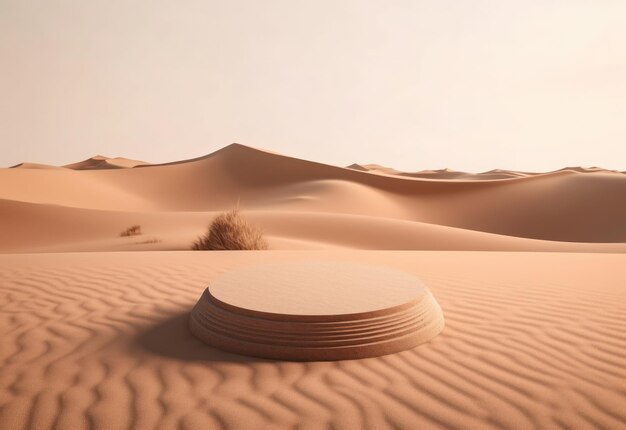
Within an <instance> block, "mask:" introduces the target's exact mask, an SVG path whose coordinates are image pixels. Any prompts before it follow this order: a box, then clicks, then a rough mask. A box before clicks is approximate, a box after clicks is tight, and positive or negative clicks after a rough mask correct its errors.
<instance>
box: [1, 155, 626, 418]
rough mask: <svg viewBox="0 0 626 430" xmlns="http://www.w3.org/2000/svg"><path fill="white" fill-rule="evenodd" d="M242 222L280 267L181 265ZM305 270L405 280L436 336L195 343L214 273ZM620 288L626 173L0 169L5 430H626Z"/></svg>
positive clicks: (216, 256)
mask: <svg viewBox="0 0 626 430" xmlns="http://www.w3.org/2000/svg"><path fill="white" fill-rule="evenodd" d="M235 205H239V207H240V209H241V210H242V212H243V214H244V216H246V217H247V218H249V220H250V222H252V223H254V224H256V225H258V226H260V227H261V228H262V229H263V230H264V232H265V236H266V237H267V239H268V242H269V245H270V248H271V250H270V251H263V252H245V251H242V252H229V251H226V252H193V251H188V249H189V247H190V245H191V243H192V242H193V240H195V239H196V237H197V236H198V235H200V234H202V233H204V231H205V229H206V227H207V225H208V224H209V223H210V221H211V220H212V219H213V217H215V216H216V215H217V214H218V213H220V212H221V211H224V210H228V209H230V208H232V207H234V206H235ZM135 224H139V225H141V230H142V232H143V234H141V235H139V236H131V237H120V233H121V232H122V231H124V230H125V229H127V228H128V227H129V226H131V225H135ZM296 250H297V251H298V252H294V251H296ZM87 251H88V252H87ZM137 251H151V252H137ZM304 260H306V261H309V260H327V261H332V262H334V263H336V264H341V263H342V262H355V263H361V264H363V263H364V264H367V265H368V266H382V267H387V268H390V269H397V270H401V271H405V272H407V273H409V274H411V275H413V276H415V277H417V278H419V279H420V280H421V281H423V283H424V286H425V287H426V288H427V289H428V290H429V291H430V292H431V293H432V296H433V297H435V298H436V300H437V302H438V303H439V304H440V305H441V309H442V310H443V314H444V317H445V329H444V330H443V332H441V333H440V334H439V335H437V336H436V337H434V338H432V337H431V338H429V339H430V341H428V342H426V343H423V344H421V345H419V346H417V347H412V348H410V349H408V350H405V351H401V352H396V353H393V354H389V355H384V356H380V357H372V358H364V359H359V360H343V361H324V362H322V361H316V362H292V361H284V360H266V359H262V358H253V357H248V356H243V355H236V354H232V353H228V352H224V351H221V350H218V349H214V348H212V347H210V346H208V345H206V344H205V343H203V342H202V341H201V340H199V339H197V338H196V337H194V336H193V335H192V333H191V331H190V330H189V327H188V322H189V316H190V312H191V310H192V309H193V307H194V305H195V304H196V302H197V301H198V299H199V298H200V297H201V296H202V295H203V293H206V288H207V286H209V285H210V283H211V282H212V281H213V280H215V279H217V278H218V277H219V276H220V275H224V274H225V273H226V272H228V271H230V270H231V269H237V268H245V267H248V266H252V265H257V264H286V263H289V262H296V261H304ZM307 279H308V282H309V284H307V285H309V286H313V287H314V286H316V285H322V286H327V285H328V284H327V283H325V281H324V279H326V278H323V277H320V275H319V274H317V275H315V276H311V277H310V278H307ZM326 281H327V279H326ZM625 286H626V175H625V174H624V173H623V172H616V171H608V170H604V169H601V168H596V167H594V168H582V167H568V168H564V169H560V170H558V171H554V172H547V173H532V172H514V171H508V170H501V169H495V170H491V171H488V172H483V173H466V172H457V171H452V170H449V169H440V170H430V171H421V172H416V173H406V172H400V171H397V170H395V169H391V168H387V167H383V166H378V165H351V166H350V167H349V168H343V167H335V166H329V165H325V164H320V163H315V162H312V161H307V160H300V159H296V158H292V157H289V156H285V155H281V154H276V153H272V152H268V151H263V150H259V149H254V148H250V147H247V146H243V145H238V144H233V145H230V146H227V147H225V148H223V149H221V150H219V151H217V152H215V153H212V154H209V155H207V156H204V157H199V158H196V159H192V160H185V161H179V162H174V163H167V164H159V165H156V164H154V165H152V164H147V163H143V162H139V161H136V160H129V159H123V158H119V157H118V158H109V157H102V156H95V157H92V158H90V159H87V160H84V161H82V162H78V163H72V164H69V165H66V166H49V165H45V164H33V163H28V162H25V163H22V164H20V165H18V166H15V167H14V168H5V169H0V308H1V311H0V330H1V333H2V335H1V336H0V428H1V429H2V430H4V429H5V428H6V429H11V430H13V429H18V430H21V429H37V430H38V429H69V430H75V429H76V430H80V429H133V430H134V429H171V428H177V429H203V430H204V429H295V428H297V429H326V428H333V429H355V428H364V429H373V430H380V429H383V430H384V429H387V428H389V429H416V428H419V429H430V428H440V429H441V428H446V429H536V428H539V429H555V428H565V429H576V430H580V429H598V428H606V429H624V428H625V427H626V412H625V411H626V409H625V408H624V404H626V360H625V358H624V357H626V336H625V335H624V333H626V288H625ZM320 288H321V289H320V291H322V290H323V287H320ZM283 293H284V291H283ZM242 294H243V293H242ZM353 296H354V295H353ZM240 299H241V300H240ZM244 299H249V297H244V296H243V295H241V296H239V297H235V298H233V297H231V298H230V299H229V300H234V301H236V302H237V303H244V302H245V300H244ZM351 300H352V299H350V300H345V301H343V300H337V301H334V302H332V303H327V304H328V309H335V310H337V309H342V307H344V306H348V307H350V306H352V305H353V303H352V302H351ZM357 303H363V302H359V301H358V300H356V299H355V300H354V304H357ZM383 303H385V300H384V299H381V301H380V304H381V305H382V304H383ZM257 304H258V305H262V304H263V301H261V300H259V303H257ZM268 304H269V305H272V306H277V305H278V304H279V302H274V301H271V300H267V301H265V305H268ZM247 306H249V307H253V306H252V305H251V304H250V303H249V302H248V304H247ZM370 310H371V309H370ZM337 313H341V312H339V311H338V312H337ZM237 321H239V320H237ZM264 327H265V328H267V327H268V325H267V323H266V325H265V326H264ZM285 330H286V331H287V329H285ZM321 358H323V357H321Z"/></svg>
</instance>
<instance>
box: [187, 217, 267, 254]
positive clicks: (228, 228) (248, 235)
mask: <svg viewBox="0 0 626 430" xmlns="http://www.w3.org/2000/svg"><path fill="white" fill-rule="evenodd" d="M191 249H194V250H196V251H202V250H213V251H220V250H255V249H267V242H266V241H265V239H264V238H263V232H262V231H261V230H260V229H259V228H257V227H255V226H253V225H252V224H250V223H249V222H248V221H247V220H246V219H245V218H244V217H243V216H242V215H241V213H239V210H238V209H233V210H231V211H229V212H224V213H222V214H220V215H218V216H217V218H215V219H214V220H213V222H212V223H211V225H210V226H209V229H208V231H207V232H206V233H205V234H204V235H203V236H200V237H199V238H198V239H197V240H196V241H195V242H194V243H193V245H192V246H191Z"/></svg>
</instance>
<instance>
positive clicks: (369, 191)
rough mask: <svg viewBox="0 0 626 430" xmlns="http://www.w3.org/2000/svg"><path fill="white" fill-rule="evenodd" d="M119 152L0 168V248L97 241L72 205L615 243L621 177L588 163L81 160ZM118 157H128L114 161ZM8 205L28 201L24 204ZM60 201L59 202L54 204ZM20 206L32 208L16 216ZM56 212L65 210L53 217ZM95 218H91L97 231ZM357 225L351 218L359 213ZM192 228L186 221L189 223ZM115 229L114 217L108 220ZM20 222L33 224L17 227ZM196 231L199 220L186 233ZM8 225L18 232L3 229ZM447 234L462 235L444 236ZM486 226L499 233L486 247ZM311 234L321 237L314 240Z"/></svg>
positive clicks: (172, 215) (281, 232) (404, 244)
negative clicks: (376, 165) (492, 165)
mask: <svg viewBox="0 0 626 430" xmlns="http://www.w3.org/2000/svg"><path fill="white" fill-rule="evenodd" d="M116 160H118V161H116ZM119 160H123V159H110V158H106V157H100V158H98V157H94V158H92V159H89V160H86V161H85V162H82V163H83V164H81V163H76V165H70V166H74V168H78V169H83V168H85V169H87V170H72V169H69V168H64V169H61V168H51V169H48V168H46V169H29V168H14V169H0V200H2V201H3V202H4V203H2V207H3V209H2V216H3V218H4V219H6V220H7V221H6V222H4V223H3V224H2V225H0V230H2V231H0V232H1V233H2V234H4V241H3V242H0V250H3V251H4V252H6V251H10V250H11V249H17V248H12V245H8V244H9V243H14V244H20V243H21V244H22V249H21V250H24V249H25V245H24V244H26V243H28V244H29V245H28V246H29V247H31V249H33V250H35V249H37V248H41V247H44V246H49V245H50V242H49V241H47V240H43V238H46V237H52V236H56V237H58V239H59V240H60V242H58V243H57V245H58V249H63V247H64V246H66V245H67V244H68V243H70V242H71V243H73V244H74V245H72V246H75V245H76V243H78V242H80V241H81V238H80V237H79V236H80V235H79V234H78V232H79V231H84V234H85V236H84V242H85V247H86V248H85V249H87V248H89V247H90V246H91V245H89V244H88V242H90V241H91V239H98V240H99V239H103V238H104V237H105V236H103V235H102V234H103V233H104V232H105V231H107V232H108V229H109V227H108V226H111V227H110V228H111V229H112V228H113V226H112V223H111V222H109V221H108V218H107V220H105V218H106V217H104V216H98V215H97V214H96V212H76V211H78V210H82V211H87V210H90V211H93V210H97V211H106V213H107V217H110V219H116V220H120V222H121V220H127V221H124V222H131V223H133V224H135V223H137V222H140V221H142V220H145V219H159V220H160V221H159V223H155V224H154V229H153V230H152V231H153V233H154V234H156V235H168V234H170V233H172V231H173V230H176V229H178V230H181V231H182V230H188V229H190V228H191V227H192V225H191V224H185V225H178V226H176V223H178V222H181V221H182V220H186V219H194V220H196V219H200V218H202V217H203V216H204V219H205V221H204V224H206V223H208V222H209V221H210V219H211V218H212V217H213V216H214V214H215V213H216V212H218V211H223V210H226V209H230V208H232V207H233V206H234V205H236V204H239V205H240V207H241V208H242V209H243V210H244V211H249V212H251V213H255V214H256V213H259V216H258V218H259V219H261V218H262V219H263V220H264V222H265V221H267V223H266V224H263V225H262V227H264V228H267V229H268V230H269V231H270V234H273V235H275V236H280V237H281V238H283V239H285V240H282V241H279V246H290V245H289V244H290V243H296V242H294V241H293V240H295V241H298V240H302V239H303V235H304V236H307V237H309V238H311V239H312V240H313V242H314V243H315V242H318V243H319V242H323V241H327V240H329V245H330V246H335V245H337V244H339V245H341V246H355V247H359V248H361V247H367V248H371V249H383V248H384V249H388V248H390V247H393V246H394V243H393V241H390V240H388V239H389V236H386V235H385V234H383V233H381V232H376V231H368V232H367V234H366V235H365V237H364V238H359V237H356V236H354V235H348V234H344V233H343V232H342V231H339V230H337V229H336V228H335V227H334V226H336V225H337V223H336V220H342V219H345V217H353V218H354V219H355V220H364V219H376V220H378V221H376V223H375V224H372V225H371V227H372V228H380V227H382V224H381V222H382V221H380V220H382V219H384V220H386V221H385V222H387V223H389V224H390V225H403V226H405V227H403V228H402V230H403V234H397V235H395V236H394V237H395V238H397V240H398V241H397V242H396V244H397V245H395V246H396V247H397V248H396V249H407V248H408V249H499V250H507V249H508V250H518V249H520V246H519V245H518V244H519V243H521V242H519V239H520V238H522V239H536V240H538V241H537V242H535V243H537V244H539V243H540V242H541V241H544V242H545V241H549V242H554V244H553V246H552V248H550V247H548V248H546V247H545V245H539V247H538V248H537V249H541V250H547V249H555V250H576V249H580V248H579V247H578V246H577V245H575V244H574V243H587V244H599V245H598V246H597V248H595V249H599V250H605V249H608V248H606V247H605V245H603V243H614V244H624V243H626V175H623V174H621V173H616V172H609V171H605V170H602V169H597V168H593V169H579V170H581V171H583V170H584V171H585V172H586V173H580V172H579V171H574V170H572V169H571V168H568V169H566V170H563V171H557V172H551V173H544V174H530V173H523V172H508V173H507V171H500V170H494V171H490V172H485V173H482V174H478V175H480V176H481V177H482V176H485V177H493V176H494V175H495V176H498V177H499V176H502V175H513V176H515V177H513V178H509V179H484V177H482V178H481V179H475V178H474V179H467V178H466V179H462V180H459V179H454V180H450V179H441V178H440V177H441V175H451V174H453V173H454V174H456V173H458V172H451V171H447V170H445V171H433V172H431V173H423V174H422V176H424V175H426V176H428V175H431V176H433V178H430V179H424V178H421V177H420V178H414V177H404V176H399V175H396V174H393V175H392V174H372V173H371V172H369V171H368V170H367V167H363V166H360V167H355V166H354V165H353V166H351V167H352V168H341V167H334V166H329V165H324V164H320V163H315V162H311V161H306V160H300V159H296V158H291V157H287V156H283V155H280V154H275V153H271V152H268V151H263V150H258V149H253V148H249V147H246V146H243V145H238V144H233V145H230V146H227V147H225V148H223V149H221V150H219V151H217V152H214V153H212V154H209V155H207V156H204V157H199V158H196V159H192V160H186V161H181V162H175V163H167V164H161V165H147V166H139V167H138V168H115V169H113V168H108V167H106V168H99V167H93V163H95V164H96V165H97V164H98V163H102V162H106V163H113V162H115V163H118V162H119ZM130 161H132V160H130ZM126 162H129V160H126V161H124V162H119V164H124V163H126ZM131 164H132V163H131ZM77 165H80V166H82V167H80V166H79V167H76V166H77ZM90 166H91V167H90ZM118 167H119V166H118ZM355 169H356V170H355ZM11 202H13V203H15V204H11ZM18 203H19V204H18ZM20 204H30V205H31V206H28V208H30V209H27V206H24V205H21V206H20ZM16 208H17V209H16ZM60 208H66V209H68V210H67V211H66V212H61V211H60ZM70 208H71V209H72V210H69V209H70ZM28 210H33V213H32V214H28V213H26V212H28ZM48 212H49V213H48ZM262 212H264V213H268V214H286V213H289V214H292V215H293V219H292V220H290V219H287V218H285V217H282V218H281V221H282V222H283V223H284V225H281V226H277V225H276V223H273V222H271V221H270V218H271V216H269V217H268V216H265V217H261V215H260V214H261V213H262ZM79 213H82V214H83V215H87V214H88V213H89V214H90V216H91V215H93V216H94V217H95V218H93V219H92V220H91V221H90V220H87V219H86V218H85V219H84V224H85V227H84V228H81V229H78V230H76V229H75V230H76V231H75V233H73V234H72V238H71V240H70V238H68V240H67V241H64V240H63V238H62V237H60V234H59V232H60V231H61V230H62V229H59V228H58V225H55V224H53V223H52V222H46V221H44V220H45V219H46V218H49V219H56V220H57V222H59V223H61V224H62V225H66V224H68V223H72V224H73V225H74V226H76V225H78V224H81V222H80V220H79V218H77V216H78V214H79ZM129 213H136V214H137V216H136V217H135V218H137V219H138V220H137V221H131V220H130V218H133V217H132V216H128V214H129ZM311 213H316V214H319V216H317V220H318V221H319V222H317V223H316V224H317V227H316V229H313V230H307V231H297V228H296V227H295V226H302V223H301V222H300V221H299V220H301V219H303V218H306V219H310V215H309V214H311ZM63 214H67V215H68V216H70V218H68V219H67V220H66V221H63V220H62V219H61V217H62V216H63ZM202 214H204V215H202ZM48 215H49V217H48ZM255 216H256V215H255ZM196 217H198V218H196ZM27 220H29V221H27ZM72 220H73V221H72ZM95 220H98V223H102V224H103V227H102V228H98V226H97V225H96V224H97V223H96V222H95ZM322 221H325V222H327V224H324V223H323V222H322ZM77 223H78V224H77ZM157 224H158V225H157ZM357 224H360V225H363V223H362V221H357ZM423 225H429V226H433V227H428V230H429V232H430V233H432V234H435V236H436V234H441V235H440V238H441V240H440V241H439V243H440V244H439V245H433V244H436V242H437V240H436V237H435V236H431V235H429V236H428V237H431V238H432V240H431V239H428V240H422V238H421V237H420V236H419V234H420V233H421V232H423V228H422V227H420V226H423ZM196 226H197V224H195V222H194V223H193V228H196ZM125 227H127V226H126V225H116V226H115V229H116V230H120V229H123V228H125ZM29 230H33V231H34V230H37V231H38V232H39V233H38V234H37V235H30V236H29V234H28V231H29ZM95 230H99V231H95ZM202 230H204V226H203V227H202V228H200V230H197V231H196V232H195V235H197V234H199V233H200V232H201V231H202ZM18 231H19V232H20V236H19V237H13V235H14V234H17V233H14V232H18ZM287 231H289V232H290V233H286V232H287ZM328 231H334V234H333V237H332V238H330V239H327V238H328V236H329V235H328V234H327V232H328ZM348 231H350V229H348ZM351 231H354V229H352V230H351ZM390 231H398V230H397V229H395V230H394V229H391V230H390ZM451 232H453V233H451ZM478 233H488V234H482V235H479V236H481V237H483V238H485V241H486V242H485V243H484V244H482V240H481V239H478V240H475V239H477V238H478V237H479V236H477V234H478ZM107 234H109V233H107ZM185 234H186V233H185ZM450 234H452V235H453V236H455V237H460V236H459V234H460V235H461V236H464V237H465V238H469V237H470V236H471V237H472V238H473V239H471V240H469V241H465V240H456V241H450V240H448V238H449V237H450ZM493 235H497V236H498V237H499V239H498V246H497V247H495V248H494V247H493V246H492V244H493V240H492V239H493ZM322 236H323V237H325V239H323V240H320V238H321V237H322ZM374 237H378V239H377V240H374V239H373V238H374ZM503 237H506V238H509V239H510V243H511V245H510V246H506V244H505V242H504V241H503V240H502V238H503ZM40 238H42V240H40ZM490 238H491V239H490ZM290 239H293V240H292V241H290ZM167 243H169V242H167ZM426 243H428V245H426ZM530 243H531V242H525V244H526V245H524V246H523V247H522V248H523V249H526V250H527V249H528V247H527V245H528V244H530ZM565 243H567V244H565ZM443 244H445V245H443ZM164 246H166V245H164V244H163V243H161V244H159V245H155V247H156V248H154V249H164V248H163V247H164ZM433 246H434V247H433ZM616 246H617V245H616ZM583 248H584V249H586V250H590V248H588V247H584V246H583ZM72 249H76V248H72ZM100 249H103V248H100ZM111 249H118V248H116V247H115V246H114V247H113V248H111ZM170 249H175V248H170ZM611 249H615V247H613V248H611Z"/></svg>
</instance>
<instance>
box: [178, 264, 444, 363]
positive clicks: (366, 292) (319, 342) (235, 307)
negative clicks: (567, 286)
mask: <svg viewBox="0 0 626 430" xmlns="http://www.w3.org/2000/svg"><path fill="white" fill-rule="evenodd" d="M443 326H444V318H443V313H442V311H441V307H440V306H439V304H438V303H437V301H436V300H435V299H434V298H433V296H432V294H431V293H430V291H428V289H427V288H425V287H424V286H423V285H422V284H421V283H420V281H419V280H418V279H417V278H415V277H414V276H411V275H409V274H407V273H404V272H399V271H395V270H390V269H389V268H386V267H376V266H371V265H365V264H356V263H346V262H336V261H330V260H315V261H304V262H297V263H293V262H291V263H275V264H265V265H257V266H252V267H247V268H243V269H238V270H233V271H231V272H229V273H226V274H225V275H222V276H220V277H219V278H217V279H215V280H213V281H212V282H211V283H210V284H209V286H208V288H207V289H205V290H204V292H203V293H202V296H201V297H200V299H199V300H198V303H196V305H195V306H194V308H193V310H192V311H191V314H190V318H189V328H190V329H191V332H192V333H193V334H194V335H195V336H196V337H197V338H198V339H200V340H202V341H204V342H206V343H207V344H208V345H210V346H213V347H216V348H219V349H222V350H225V351H230V352H235V353H239V354H244V355H249V356H253V357H264V358H272V359H279V360H280V359H283V360H296V361H321V360H324V361H326V360H348V359H357V358H367V357H377V356H381V355H387V354H392V353H396V352H400V351H404V350H408V349H412V348H414V347H416V346H418V345H420V344H422V343H425V342H428V341H429V340H431V339H432V338H433V337H435V336H437V335H438V334H439V333H440V332H441V330H442V329H443Z"/></svg>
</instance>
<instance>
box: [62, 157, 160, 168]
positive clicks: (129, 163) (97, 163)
mask: <svg viewBox="0 0 626 430" xmlns="http://www.w3.org/2000/svg"><path fill="white" fill-rule="evenodd" d="M147 164H148V163H146V162H145V161H139V160H131V159H129V158H123V157H115V158H110V157H105V156H104V155H94V156H93V157H90V158H88V159H86V160H83V161H79V162H77V163H71V164H66V165H64V166H63V167H66V168H68V169H72V170H95V169H125V168H130V167H136V166H145V165H147Z"/></svg>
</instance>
